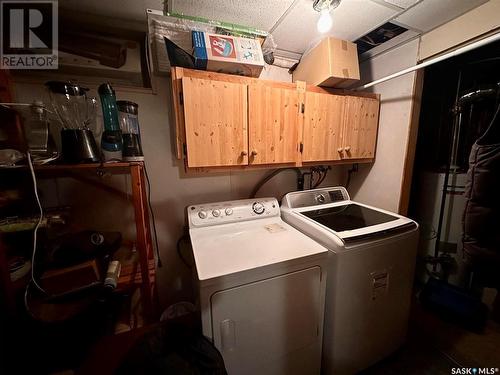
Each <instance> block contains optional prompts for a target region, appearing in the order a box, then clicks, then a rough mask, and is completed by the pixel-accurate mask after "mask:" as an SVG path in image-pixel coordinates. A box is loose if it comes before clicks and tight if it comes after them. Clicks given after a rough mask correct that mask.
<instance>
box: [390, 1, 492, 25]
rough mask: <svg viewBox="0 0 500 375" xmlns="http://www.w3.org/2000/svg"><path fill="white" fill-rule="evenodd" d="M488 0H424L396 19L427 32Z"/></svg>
mask: <svg viewBox="0 0 500 375" xmlns="http://www.w3.org/2000/svg"><path fill="white" fill-rule="evenodd" d="M486 1H488V0H424V1H422V2H421V3H420V4H417V5H416V6H414V7H413V8H410V9H409V10H407V11H406V12H404V13H403V14H401V15H400V16H398V17H397V18H396V19H395V21H396V22H398V23H401V24H403V25H406V26H409V27H410V28H413V29H416V30H421V31H424V32H426V31H429V30H431V29H433V28H435V27H437V26H439V25H442V24H443V23H446V22H448V21H450V20H452V19H454V18H456V17H458V16H460V15H462V14H464V13H466V12H468V11H469V10H471V9H474V8H476V7H477V6H479V5H481V4H483V3H485V2H486Z"/></svg>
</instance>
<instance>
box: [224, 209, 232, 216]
mask: <svg viewBox="0 0 500 375" xmlns="http://www.w3.org/2000/svg"><path fill="white" fill-rule="evenodd" d="M224 212H225V213H226V215H227V216H230V215H232V214H233V209H232V208H226V210H225V211H224Z"/></svg>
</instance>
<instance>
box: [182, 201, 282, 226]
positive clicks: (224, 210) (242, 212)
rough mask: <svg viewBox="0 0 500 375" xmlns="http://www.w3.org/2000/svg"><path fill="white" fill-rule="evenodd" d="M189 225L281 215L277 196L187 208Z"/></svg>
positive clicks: (233, 221) (222, 222)
mask: <svg viewBox="0 0 500 375" xmlns="http://www.w3.org/2000/svg"><path fill="white" fill-rule="evenodd" d="M187 214H188V219H189V227H190V228H192V227H205V226H212V225H218V224H227V223H235V222H239V221H247V220H254V219H255V220H256V219H261V218H266V217H273V216H280V207H279V204H278V201H277V200H276V198H256V199H242V200H237V201H227V202H217V203H207V204H200V205H194V206H189V207H188V208H187Z"/></svg>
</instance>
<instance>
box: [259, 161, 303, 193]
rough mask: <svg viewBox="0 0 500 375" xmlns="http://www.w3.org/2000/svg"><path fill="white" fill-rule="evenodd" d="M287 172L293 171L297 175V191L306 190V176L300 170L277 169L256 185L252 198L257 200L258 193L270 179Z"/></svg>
mask: <svg viewBox="0 0 500 375" xmlns="http://www.w3.org/2000/svg"><path fill="white" fill-rule="evenodd" d="M287 170H292V171H294V172H295V173H296V174H297V190H304V176H303V174H302V172H301V171H300V169H299V168H293V167H291V168H282V169H275V170H274V171H272V172H271V173H269V174H268V175H267V176H266V177H264V178H263V179H262V180H260V181H259V182H258V183H257V185H255V187H254V189H253V190H252V193H251V194H250V198H255V196H256V195H257V193H258V192H259V190H260V188H261V187H262V186H264V184H265V183H266V182H268V181H269V180H270V179H272V178H273V177H274V176H276V175H278V174H280V173H281V172H284V171H287Z"/></svg>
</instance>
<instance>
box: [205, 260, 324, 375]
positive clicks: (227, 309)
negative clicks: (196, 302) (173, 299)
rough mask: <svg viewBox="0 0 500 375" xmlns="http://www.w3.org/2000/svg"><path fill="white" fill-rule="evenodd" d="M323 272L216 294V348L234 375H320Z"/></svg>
mask: <svg viewBox="0 0 500 375" xmlns="http://www.w3.org/2000/svg"><path fill="white" fill-rule="evenodd" d="M321 277H322V276H321V268H320V267H312V268H308V269H305V270H301V271H297V272H293V273H289V274H285V275H281V276H278V277H274V278H270V279H266V280H262V281H259V282H255V283H251V284H247V285H243V286H239V287H235V288H231V289H227V290H224V291H220V292H217V293H214V294H213V295H212V298H211V309H212V330H213V338H214V344H215V345H216V347H217V348H218V349H219V350H220V351H221V353H222V356H223V357H224V362H225V365H226V368H227V370H228V373H229V374H238V375H239V374H242V375H244V374H252V375H254V374H287V375H288V374H319V371H320V362H321V338H322V320H323V305H322V298H321Z"/></svg>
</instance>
